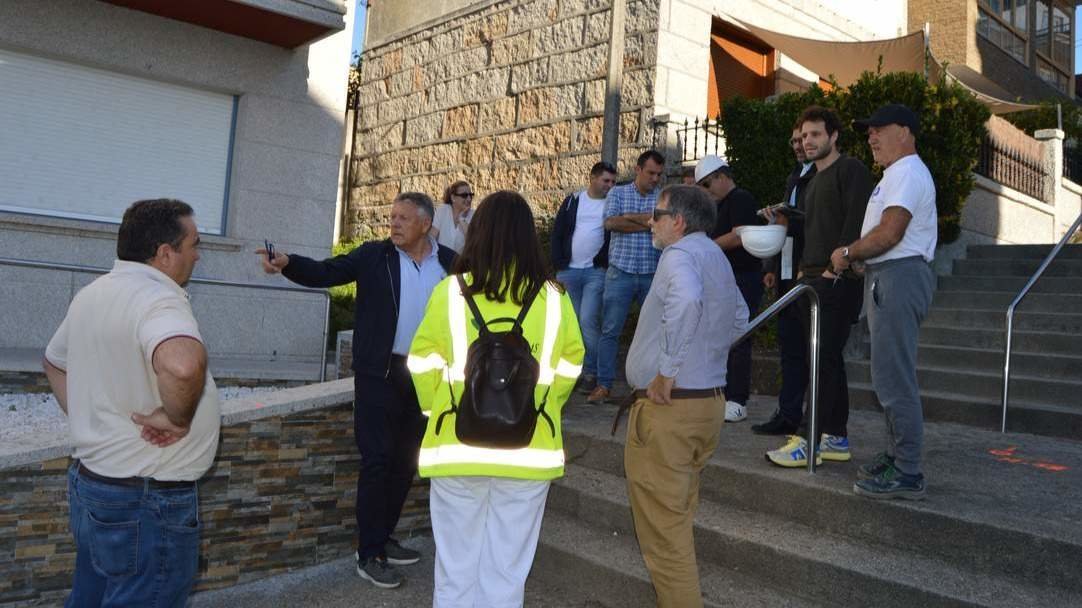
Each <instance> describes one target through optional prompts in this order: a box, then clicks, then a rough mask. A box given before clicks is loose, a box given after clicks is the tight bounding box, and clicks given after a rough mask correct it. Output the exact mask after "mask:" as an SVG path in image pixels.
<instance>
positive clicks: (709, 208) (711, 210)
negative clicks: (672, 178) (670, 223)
mask: <svg viewBox="0 0 1082 608" xmlns="http://www.w3.org/2000/svg"><path fill="white" fill-rule="evenodd" d="M662 197H664V198H666V199H667V200H668V201H669V210H670V211H672V212H673V215H674V216H677V215H679V216H681V217H683V218H684V224H686V225H687V228H686V229H685V230H684V234H685V235H687V234H692V233H694V232H706V233H710V231H712V230H713V229H714V225H715V224H717V221H718V208H717V204H716V203H715V202H714V200H713V199H712V198H710V195H709V194H708V193H707V192H706V190H703V189H702V188H700V187H698V186H685V185H683V184H680V185H674V186H668V187H666V188H665V189H664V190H662V191H661V195H660V196H659V197H658V199H659V200H660V199H661V198H662Z"/></svg>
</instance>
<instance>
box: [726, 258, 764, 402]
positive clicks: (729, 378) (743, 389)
mask: <svg viewBox="0 0 1082 608" xmlns="http://www.w3.org/2000/svg"><path fill="white" fill-rule="evenodd" d="M733 276H734V277H735V278H736V286H737V288H739V289H740V295H741V296H743V298H744V303H745V304H747V306H748V320H749V321H750V320H752V319H754V318H755V315H756V313H758V312H759V304H761V303H762V300H763V273H761V272H759V271H758V270H752V271H750V272H738V273H735V274H734V275H733ZM751 342H752V341H751V339H748V340H744V341H743V342H741V343H740V344H737V345H736V346H734V347H733V348H732V349H731V350H730V351H729V362H728V365H727V367H726V370H727V373H726V375H725V400H726V401H735V402H737V403H740V404H742V405H747V404H748V398H749V397H751Z"/></svg>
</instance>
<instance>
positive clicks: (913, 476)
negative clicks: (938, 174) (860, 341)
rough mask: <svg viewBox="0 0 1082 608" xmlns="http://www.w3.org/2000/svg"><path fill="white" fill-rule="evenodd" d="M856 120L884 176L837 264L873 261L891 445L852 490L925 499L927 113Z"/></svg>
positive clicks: (889, 110)
mask: <svg viewBox="0 0 1082 608" xmlns="http://www.w3.org/2000/svg"><path fill="white" fill-rule="evenodd" d="M854 126H855V127H856V128H858V129H861V130H867V132H868V144H869V145H870V146H871V148H872V155H873V156H874V157H875V162H876V163H877V164H879V165H880V166H882V167H884V171H883V179H882V180H880V181H879V184H878V185H876V187H875V190H873V191H872V196H871V198H870V199H869V201H868V208H867V211H866V212H865V214H864V225H863V227H862V228H861V232H860V234H861V237H860V239H859V240H857V241H854V242H852V243H850V244H849V246H848V247H839V248H838V249H837V250H835V251H834V253H833V255H832V256H831V263H832V264H833V265H834V268H835V271H839V270H844V269H845V268H847V267H849V265H850V264H855V265H856V266H858V267H859V266H860V265H861V264H863V265H864V266H865V267H866V270H865V273H866V274H865V277H864V290H865V294H864V306H865V311H866V313H867V315H868V330H869V332H870V333H871V343H872V360H871V367H872V387H873V388H874V389H875V393H876V396H877V397H878V399H879V403H880V404H881V405H882V406H883V412H884V414H885V416H886V425H887V436H886V446H885V449H884V451H883V452H882V453H880V454H879V455H878V456H876V458H875V460H873V461H872V462H871V463H868V464H865V465H863V466H861V467H860V468H859V469H858V471H857V477H858V478H859V479H858V481H857V482H856V484H855V485H854V486H853V491H854V492H856V493H857V494H860V495H861V496H867V497H869V498H905V499H910V500H919V499H922V498H924V474H923V472H922V471H921V450H922V449H923V444H924V415H923V412H922V410H921V402H920V388H919V387H918V386H917V334H918V333H919V332H920V324H921V321H923V320H924V316H925V315H926V314H927V313H928V307H929V306H931V303H932V292H933V291H934V289H935V283H936V278H935V272H933V271H932V266H931V263H932V259H933V257H934V256H935V247H936V235H937V214H936V205H935V197H936V193H935V183H934V182H933V181H932V174H931V173H930V172H929V171H928V167H927V166H925V164H924V162H923V161H921V159H920V157H919V156H918V155H917V145H916V137H917V135H918V134H919V133H920V120H919V119H918V118H917V115H916V114H914V113H913V111H912V110H910V109H909V108H907V107H905V106H903V105H901V104H888V105H885V106H883V107H881V108H879V109H878V110H876V112H875V113H874V114H873V115H872V117H871V118H868V119H866V120H860V121H855V122H854Z"/></svg>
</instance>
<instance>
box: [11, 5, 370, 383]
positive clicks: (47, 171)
mask: <svg viewBox="0 0 1082 608" xmlns="http://www.w3.org/2000/svg"><path fill="white" fill-rule="evenodd" d="M350 4H352V3H350ZM351 24H352V14H351V12H350V11H349V7H347V3H346V2H345V0H243V1H240V0H218V1H210V2H200V3H161V2H147V1H144V0H110V1H98V0H70V1H65V2H36V1H31V0H15V1H12V2H3V3H0V104H2V105H3V107H4V113H3V116H2V117H0V125H3V128H2V129H0V131H2V132H3V133H4V137H3V138H0V173H2V174H3V175H2V178H0V258H19V259H23V260H33V261H38V262H46V263H62V264H79V265H84V266H93V267H105V268H108V267H111V266H112V262H113V259H114V258H115V241H116V230H117V225H118V223H119V220H120V217H121V214H122V213H123V211H124V209H125V208H126V207H127V206H128V205H129V204H131V203H132V202H133V201H135V200H138V199H143V198H162V197H168V198H180V199H182V200H185V201H186V202H188V203H190V204H192V205H193V207H194V208H195V210H196V218H197V223H198V225H199V228H200V231H201V232H202V233H203V246H202V249H203V257H202V260H201V261H200V263H199V265H198V266H197V267H196V276H199V277H205V278H211V279H216V280H219V281H225V282H230V283H261V284H269V285H285V284H286V281H285V280H284V279H282V278H281V277H266V276H265V275H264V274H263V273H262V270H261V269H260V268H259V264H258V260H257V259H256V258H255V256H254V255H253V253H252V252H253V251H254V250H255V249H256V248H258V247H262V246H263V242H264V240H265V239H266V240H270V241H272V242H273V243H275V244H276V245H277V246H278V247H279V248H280V249H281V250H285V251H291V252H299V253H303V254H306V255H314V256H323V255H325V254H326V253H327V252H328V250H329V246H330V244H331V242H332V240H333V231H334V218H335V217H336V213H335V209H336V204H337V202H338V199H339V181H340V177H339V176H340V173H344V171H341V159H342V150H341V146H342V143H341V142H342V134H343V127H344V113H345V97H346V90H345V89H346V86H345V84H346V80H347V74H348V69H349V54H350V38H349V29H350V26H351ZM93 279H94V276H93V275H92V274H85V273H78V272H65V271H55V270H43V269H30V268H17V267H12V266H10V265H4V264H3V263H0V305H2V308H3V310H4V314H3V315H2V316H0V355H5V357H4V358H5V360H7V361H11V360H12V359H13V358H14V359H15V360H19V356H18V354H19V353H24V354H27V356H26V357H24V359H25V360H26V361H29V365H30V366H31V367H33V366H35V365H37V361H39V360H40V359H39V358H38V357H36V356H32V355H33V353H36V352H39V351H40V350H42V349H43V348H44V346H45V344H46V343H47V341H48V339H49V337H50V336H51V334H52V332H53V331H54V330H55V329H56V327H57V326H58V325H59V323H60V321H61V320H62V318H63V316H64V314H65V311H66V309H67V306H68V302H69V301H70V299H71V297H72V296H73V295H74V293H75V292H76V291H78V289H80V288H81V287H82V286H84V285H85V284H87V283H88V282H89V281H91V280H93ZM190 291H191V294H192V304H193V308H194V310H195V313H196V316H197V318H199V320H200V325H201V329H202V331H203V335H204V337H205V339H206V341H207V345H208V349H209V351H210V353H211V356H212V366H213V367H215V368H217V369H216V370H215V371H216V372H220V371H221V370H222V369H223V368H236V367H238V366H239V367H244V366H246V365H248V364H249V363H250V362H253V361H256V362H269V361H272V360H275V361H277V362H278V364H280V365H281V366H282V367H283V371H284V373H285V374H286V376H285V377H290V376H291V375H292V376H298V375H299V376H298V377H297V378H296V379H302V378H304V379H312V378H313V377H315V378H318V361H319V358H320V354H321V352H322V349H323V344H322V343H321V342H320V336H321V334H322V330H323V316H324V300H323V298H322V297H320V296H319V295H312V294H301V293H275V292H269V291H256V290H252V289H240V288H235V287H228V286H217V285H215V286H211V285H195V284H193V285H192V286H191V288H190ZM12 353H15V356H14V357H13V355H12ZM305 366H307V367H305ZM302 369H303V370H304V371H303V372H301V371H299V370H302ZM239 375H241V376H245V375H251V374H245V373H240V374H239Z"/></svg>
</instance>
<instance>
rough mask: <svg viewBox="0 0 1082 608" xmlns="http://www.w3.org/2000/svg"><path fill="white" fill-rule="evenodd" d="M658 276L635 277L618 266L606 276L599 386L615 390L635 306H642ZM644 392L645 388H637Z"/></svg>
mask: <svg viewBox="0 0 1082 608" xmlns="http://www.w3.org/2000/svg"><path fill="white" fill-rule="evenodd" d="M653 280H654V273H652V272H651V273H649V274H632V273H630V272H624V271H623V270H620V269H619V268H617V267H615V266H609V269H608V271H606V272H605V295H604V297H603V298H602V299H601V301H602V306H601V338H600V339H598V341H597V383H598V385H600V386H604V387H605V388H607V389H612V381H613V380H614V379H616V356H617V354H618V352H619V350H620V334H621V333H622V332H623V331H624V322H625V321H627V313H628V310H630V309H631V303H632V302H638V303H639V304H640V305H641V304H642V302H643V300H645V299H646V294H647V293H649V292H650V283H651V282H652V281H653ZM637 388H642V387H637Z"/></svg>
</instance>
